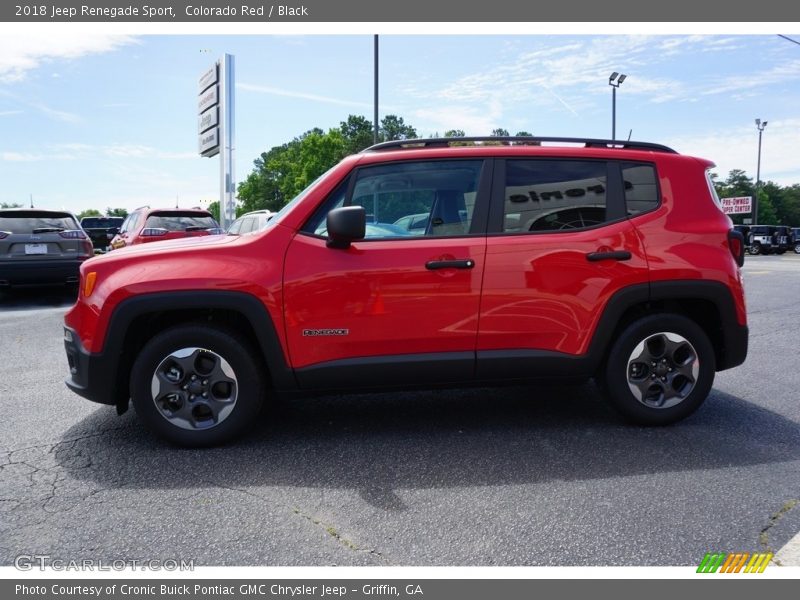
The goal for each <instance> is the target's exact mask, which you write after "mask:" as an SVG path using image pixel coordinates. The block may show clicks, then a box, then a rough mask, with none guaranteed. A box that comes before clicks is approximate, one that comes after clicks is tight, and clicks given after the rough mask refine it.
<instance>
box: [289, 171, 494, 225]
mask: <svg viewBox="0 0 800 600" xmlns="http://www.w3.org/2000/svg"><path fill="white" fill-rule="evenodd" d="M482 167H483V161H482V160H457V161H456V160H453V161H447V160H443V161H424V162H401V163H390V164H384V165H376V166H371V167H363V168H360V169H358V171H357V172H356V174H355V175H354V176H355V177H356V179H355V182H353V185H352V193H351V194H350V196H349V197H348V188H349V186H348V185H340V186H339V187H338V188H337V189H336V190H334V192H333V193H332V194H331V195H330V196H329V198H328V200H327V201H326V202H325V203H324V204H323V205H322V207H320V209H319V210H318V211H317V212H316V213H315V215H314V216H313V217H312V218H311V220H310V221H309V223H308V224H307V225H306V227H305V228H304V230H305V231H308V232H310V233H311V232H313V233H314V234H315V235H319V236H325V235H326V234H327V230H326V217H327V214H328V212H329V211H331V210H333V209H334V208H338V207H339V206H348V205H354V206H363V207H364V209H365V211H366V215H367V225H366V232H365V239H391V238H399V239H409V238H412V237H422V236H427V237H446V236H462V235H468V234H469V233H470V231H471V227H472V221H473V215H474V212H475V201H476V198H477V191H478V183H479V180H480V173H481V169H482ZM346 183H347V182H346Z"/></svg>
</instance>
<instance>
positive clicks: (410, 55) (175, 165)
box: [0, 29, 800, 213]
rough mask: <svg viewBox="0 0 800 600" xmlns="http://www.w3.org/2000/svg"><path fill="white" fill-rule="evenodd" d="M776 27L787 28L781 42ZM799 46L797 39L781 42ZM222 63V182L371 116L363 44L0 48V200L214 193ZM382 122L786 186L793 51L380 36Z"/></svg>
mask: <svg viewBox="0 0 800 600" xmlns="http://www.w3.org/2000/svg"><path fill="white" fill-rule="evenodd" d="M789 34H791V32H787V35H789ZM792 37H794V38H795V39H800V36H792ZM226 52H227V53H230V54H233V55H234V56H235V60H236V139H235V146H236V169H235V173H236V180H237V181H242V180H243V179H244V178H246V176H247V174H248V173H249V172H250V171H251V170H252V168H253V160H254V159H255V158H256V157H258V156H259V155H260V154H261V153H262V152H264V151H267V150H268V149H269V148H271V147H272V146H275V145H279V144H282V143H285V142H287V141H289V140H291V139H292V138H294V137H295V136H297V135H300V134H302V133H303V132H304V131H307V130H308V129H311V128H312V127H320V128H323V129H325V130H327V129H329V128H331V127H337V126H338V125H339V123H340V122H341V121H343V120H345V119H346V118H347V116H348V115H349V114H359V115H364V116H366V117H367V118H369V119H371V115H372V112H373V106H372V99H373V79H372V78H373V62H372V61H373V38H372V36H371V35H116V34H115V35H101V34H97V33H87V32H78V33H69V30H68V29H63V30H58V31H54V30H49V31H47V32H44V31H43V32H42V33H41V34H38V33H32V32H25V33H24V34H23V35H20V34H14V33H10V34H9V32H7V31H5V32H4V33H3V35H2V36H0V202H17V203H23V204H25V205H26V206H27V205H28V204H29V203H30V198H31V195H32V197H33V203H34V205H35V206H37V207H40V208H51V209H65V210H71V211H73V212H75V213H78V212H80V211H82V210H85V209H88V208H96V209H98V210H101V211H102V210H104V209H105V208H106V207H123V208H126V209H128V210H131V209H133V208H136V207H138V206H142V205H150V206H153V207H156V206H175V204H176V202H177V204H178V205H179V206H182V207H189V206H198V205H207V203H208V202H210V201H213V200H216V199H218V197H219V158H218V157H215V158H202V157H200V156H198V154H197V110H196V108H197V80H198V78H199V76H200V75H201V74H202V73H203V72H204V71H205V70H206V69H207V68H208V67H209V66H211V64H213V62H214V61H215V60H216V59H217V58H219V57H220V56H221V55H222V54H223V53H226ZM380 69H381V71H380V114H381V115H382V116H383V115H385V114H397V115H399V116H402V117H403V118H404V119H405V120H406V122H407V123H409V124H411V125H413V126H414V127H416V128H417V131H418V133H419V134H420V135H423V136H429V135H432V134H435V133H437V132H438V133H443V132H444V131H446V130H448V129H463V130H465V131H466V133H467V134H468V135H488V134H489V133H490V132H491V130H492V129H494V128H497V127H502V128H505V129H508V130H509V131H510V132H511V133H512V134H513V133H515V132H516V131H520V130H525V131H529V132H533V133H534V134H535V135H542V136H567V137H592V138H608V137H610V135H611V88H610V87H609V86H608V77H609V75H610V73H611V72H612V71H618V72H621V73H625V74H626V75H627V76H628V77H627V80H626V81H625V82H624V83H623V84H622V85H621V87H620V88H619V90H618V93H617V136H618V137H622V138H627V137H628V135H629V133H631V139H634V140H640V141H649V142H657V143H662V144H667V145H669V146H672V147H674V148H675V149H676V150H678V151H679V152H681V153H685V154H691V155H695V156H701V157H704V158H709V159H711V160H713V161H715V162H716V163H717V169H716V172H717V173H719V174H720V176H722V177H723V178H724V177H725V176H726V175H727V173H728V172H729V171H730V170H731V169H743V170H745V171H746V172H747V173H748V175H750V176H751V177H755V172H756V161H757V147H758V146H757V144H758V132H757V130H756V126H755V124H754V119H755V118H760V119H762V120H766V121H768V125H767V128H766V130H765V131H764V137H763V149H762V166H761V178H762V180H765V181H767V180H772V181H775V182H777V183H779V184H781V185H790V184H794V183H800V151H798V148H800V45H798V44H793V43H791V42H790V41H787V40H785V39H783V38H781V37H779V36H777V35H723V34H720V35H702V36H701V35H663V36H662V35H641V36H637V35H618V36H591V35H552V36H548V35H530V36H520V35H514V36H506V35H503V36H501V35H416V36H414V35H381V37H380Z"/></svg>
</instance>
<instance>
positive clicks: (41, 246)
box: [0, 209, 93, 287]
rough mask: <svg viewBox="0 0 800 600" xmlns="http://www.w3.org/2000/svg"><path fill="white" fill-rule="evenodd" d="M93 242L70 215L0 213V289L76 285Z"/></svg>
mask: <svg viewBox="0 0 800 600" xmlns="http://www.w3.org/2000/svg"><path fill="white" fill-rule="evenodd" d="M92 255H93V250H92V242H91V241H90V240H89V238H88V236H87V235H86V233H85V232H84V231H83V229H81V226H80V225H79V224H78V220H77V219H76V218H75V217H74V216H73V215H72V214H70V213H68V212H63V211H55V210H41V209H10V210H0V286H1V287H8V286H23V285H54V284H67V283H77V282H78V277H79V268H80V266H81V264H83V261H85V260H86V259H87V258H90V257H91V256H92Z"/></svg>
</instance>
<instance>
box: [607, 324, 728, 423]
mask: <svg viewBox="0 0 800 600" xmlns="http://www.w3.org/2000/svg"><path fill="white" fill-rule="evenodd" d="M714 374H715V357H714V348H713V347H712V345H711V342H710V341H709V339H708V336H707V335H706V333H705V332H704V331H703V329H702V328H701V327H700V326H699V325H698V324H697V323H695V322H694V321H692V320H691V319H688V318H686V317H684V316H682V315H675V314H656V315H651V316H648V317H644V318H642V319H639V320H637V321H634V322H633V323H631V324H630V325H628V326H627V327H626V328H625V329H624V330H623V331H622V333H621V334H620V335H619V337H618V338H617V339H616V340H615V341H614V342H613V344H612V347H611V351H610V353H609V355H608V360H607V361H606V364H605V367H604V368H603V370H602V373H601V377H600V381H601V384H602V386H603V388H604V391H605V393H606V396H607V398H608V400H609V401H610V402H611V404H612V405H613V406H614V407H615V408H616V409H617V410H619V411H620V412H621V413H622V414H623V415H624V416H626V417H627V418H628V419H630V420H631V421H633V422H635V423H638V424H640V425H667V424H669V423H674V422H676V421H679V420H681V419H683V418H685V417H687V416H689V415H690V414H692V413H693V412H694V411H695V410H697V408H698V407H699V406H700V405H701V404H702V403H703V401H704V400H705V399H706V397H707V396H708V393H709V392H710V391H711V386H712V384H713V383H714Z"/></svg>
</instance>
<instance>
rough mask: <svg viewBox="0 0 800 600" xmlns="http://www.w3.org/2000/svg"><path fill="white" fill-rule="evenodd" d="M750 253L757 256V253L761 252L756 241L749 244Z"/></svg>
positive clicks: (759, 245)
mask: <svg viewBox="0 0 800 600" xmlns="http://www.w3.org/2000/svg"><path fill="white" fill-rule="evenodd" d="M750 254H752V255H753V256H758V255H759V254H761V244H759V243H758V242H756V243H755V244H753V245H752V246H750Z"/></svg>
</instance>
